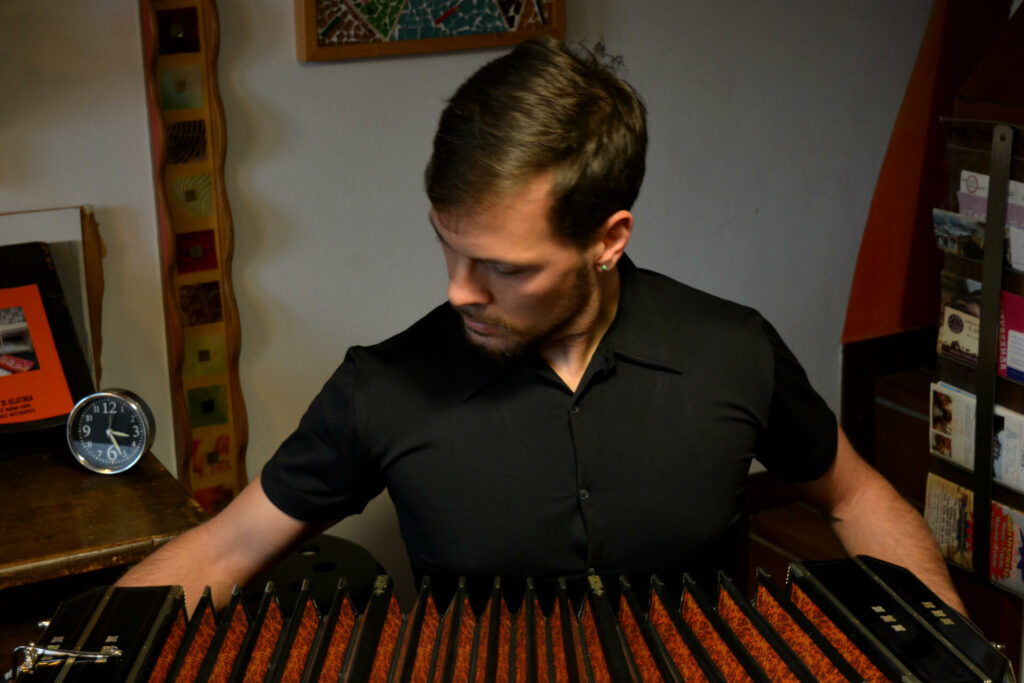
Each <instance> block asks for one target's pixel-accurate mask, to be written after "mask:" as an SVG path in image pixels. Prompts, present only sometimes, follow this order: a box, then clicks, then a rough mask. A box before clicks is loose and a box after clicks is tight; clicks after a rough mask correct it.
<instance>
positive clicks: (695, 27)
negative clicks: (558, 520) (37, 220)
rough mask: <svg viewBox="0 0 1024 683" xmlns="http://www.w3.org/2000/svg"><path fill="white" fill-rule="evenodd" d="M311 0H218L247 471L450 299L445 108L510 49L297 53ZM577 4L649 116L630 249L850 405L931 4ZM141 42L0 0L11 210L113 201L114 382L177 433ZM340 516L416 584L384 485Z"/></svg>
mask: <svg viewBox="0 0 1024 683" xmlns="http://www.w3.org/2000/svg"><path fill="white" fill-rule="evenodd" d="M291 4H292V3H291V2H281V1H280V0H252V1H251V2H239V1H227V0H222V2H220V3H219V9H220V14H221V41H222V43H221V57H220V81H221V94H222V96H223V100H224V108H225V111H226V115H227V123H228V158H227V189H228V196H229V199H230V202H231V207H232V211H233V214H234V222H235V233H236V253H235V261H234V277H235V286H236V293H237V296H238V305H239V309H240V315H241V320H242V357H241V372H242V388H243V391H244V393H245V398H246V402H247V407H248V411H249V420H250V448H249V454H248V464H249V472H250V475H252V474H254V473H255V472H257V471H258V470H259V468H260V467H261V466H262V464H263V463H264V462H265V461H266V460H267V458H268V457H269V456H270V455H271V453H272V452H273V450H274V448H275V447H276V445H277V444H278V443H279V442H280V441H281V440H282V439H283V438H284V437H285V436H286V435H287V434H288V433H289V431H290V430H291V429H292V428H293V427H294V425H295V424H296V422H297V420H298V418H299V416H300V415H301V413H302V412H303V410H304V409H305V407H306V405H307V404H308V402H309V400H310V399H311V397H312V396H313V394H314V393H315V392H316V390H317V389H318V388H319V386H320V385H321V384H322V382H323V381H324V380H325V379H326V377H327V376H328V375H329V374H330V372H331V371H332V370H333V369H334V367H335V366H336V365H337V363H338V362H339V361H340V360H341V357H342V355H343V353H344V351H345V349H346V347H348V346H349V345H352V344H365V343H372V342H374V341H377V340H379V339H381V338H383V337H385V336H388V335H390V334H393V333H395V332H398V331H399V330H401V329H403V328H404V327H406V326H407V325H409V324H410V323H412V322H413V321H414V320H415V319H416V318H417V317H418V316H419V315H420V314H422V313H423V312H425V311H426V310H427V309H428V308H430V307H432V306H433V305H434V304H436V303H437V302H439V301H441V300H442V299H443V297H444V285H445V280H444V270H443V266H442V259H441V255H440V252H439V250H438V249H437V247H436V244H435V241H434V239H433V237H432V235H431V231H430V230H429V228H428V225H427V221H426V214H427V209H428V205H427V202H426V199H425V197H424V196H423V193H422V169H423V166H424V164H425V162H426V160H427V157H428V154H429V148H430V138H431V135H432V132H433V128H434V125H435V123H436V119H437V116H438V114H439V112H440V110H441V108H442V106H443V100H444V98H445V97H447V96H448V95H449V94H450V93H451V92H452V91H453V90H454V88H455V87H456V85H457V84H458V83H459V82H461V80H462V79H463V78H464V77H465V76H467V75H468V74H469V73H470V72H471V71H472V70H473V69H475V68H476V67H477V66H479V65H480V64H482V63H484V62H485V61H487V60H489V59H492V58H493V57H495V56H497V55H498V54H499V53H498V52H495V51H475V52H469V53H449V54H440V55H430V56H414V57H404V58H393V59H380V60H364V61H345V62H335V63H329V64H311V65H300V64H299V63H298V62H297V61H296V58H295V48H294V38H293V19H292V10H291ZM568 4H569V26H570V35H571V36H572V37H577V38H586V39H594V38H597V37H603V38H604V39H605V42H606V43H607V45H608V47H609V49H610V50H611V51H613V52H616V53H619V54H621V55H622V56H623V57H624V59H625V63H626V65H627V67H628V78H629V79H630V80H631V81H632V82H633V83H634V84H635V85H636V86H637V88H638V89H639V90H640V92H641V93H642V94H643V96H644V98H645V100H646V102H647V105H648V107H649V110H650V129H651V130H650V132H651V145H650V155H649V165H648V176H647V177H648V180H647V182H646V183H645V186H644V189H643V191H642V192H641V196H640V200H639V202H638V204H637V206H636V207H635V210H636V211H635V212H636V215H637V229H636V231H635V235H634V241H633V243H632V247H631V249H630V252H631V253H632V255H633V257H634V259H635V260H637V261H638V262H639V263H640V264H642V265H644V266H647V267H653V268H656V269H659V270H662V271H664V272H666V273H668V274H670V275H673V276H675V277H677V278H679V279H682V280H685V281H687V282H689V283H691V284H694V285H696V286H698V287H701V288H704V289H708V290H710V291H713V292H715V293H718V294H721V295H723V296H726V297H729V298H733V299H736V300H739V301H742V302H744V303H748V304H751V305H753V306H756V307H757V308H759V309H761V310H762V312H764V313H765V315H766V316H768V318H769V319H771V320H772V321H773V322H774V323H775V325H776V326H777V327H778V328H779V330H780V332H781V333H782V335H783V337H784V338H785V339H787V340H788V341H789V343H790V344H791V346H792V347H793V349H794V351H795V352H796V353H797V355H798V356H799V357H800V358H801V359H802V360H803V362H804V364H805V367H806V368H807V370H808V373H809V375H810V377H811V379H812V381H813V382H814V384H815V385H816V386H817V387H818V388H819V390H820V391H821V392H822V393H823V395H824V396H825V397H826V399H828V401H829V402H830V403H831V404H832V405H833V406H834V407H838V396H839V363H838V349H839V336H840V332H841V329H842V324H843V320H844V315H845V305H846V298H847V294H848V290H849V282H850V278H851V276H852V273H853V266H854V262H855V259H856V254H857V248H858V245H859V241H860V234H861V231H862V229H863V225H864V221H865V218H866V215H867V210H868V206H869V202H870V199H871V194H872V190H873V188H874V182H875V179H876V176H877V173H878V169H879V167H880V164H881V160H882V157H883V154H884V151H885V147H886V143H887V141H888V136H889V133H890V131H891V128H892V123H893V121H894V118H895V115H896V112H897V109H898V107H899V103H900V100H901V97H902V94H903V90H904V88H905V86H906V83H907V79H908V76H909V74H910V70H911V67H912V65H913V60H914V58H915V55H916V53H917V48H918V46H919V43H920V39H921V37H922V35H923V31H924V27H925V23H926V20H927V17H928V12H929V9H930V4H931V3H930V2H929V1H928V0H906V1H904V2H899V3H892V2H886V1H885V0H870V1H866V2H857V3H844V2H839V1H838V0H831V1H827V2H820V1H818V0H774V1H773V2H770V3H752V2H740V1H739V0H722V1H719V2H679V1H678V0H661V1H655V0H647V1H645V2H625V1H623V0H619V1H618V2H612V1H610V0H607V1H599V0H569V3H568ZM139 43H140V38H139V29H138V16H137V9H136V8H135V6H134V3H124V2H115V1H114V0H103V1H95V2H90V3H76V2H72V1H71V0H61V1H59V2H58V1H57V0H53V1H51V2H48V3H37V2H32V0H5V2H3V3H0V211H10V210H17V209H29V208H41V207H44V206H56V205H67V204H77V203H91V204H94V205H95V206H96V214H97V217H98V219H99V221H100V223H101V230H102V231H103V235H104V237H105V239H106V241H107V244H108V248H109V255H108V257H107V261H106V264H105V266H106V272H107V299H106V306H107V309H106V310H107V315H106V320H105V325H104V330H105V335H106V340H105V344H106V345H105V351H104V366H105V368H106V376H105V378H106V383H107V384H122V385H126V386H129V387H133V388H136V389H138V390H139V391H140V392H142V393H143V394H145V395H146V396H147V397H148V398H149V399H150V401H151V403H152V404H153V405H154V408H155V409H156V411H157V416H158V419H159V420H160V422H161V424H163V425H169V424H170V413H169V410H170V408H169V400H168V399H167V395H166V394H167V388H166V384H167V381H166V362H165V357H164V354H165V351H164V342H163V338H162V332H161V326H162V320H163V317H162V311H161V308H160V306H161V304H160V299H159V290H158V287H159V283H158V282H157V281H156V279H155V276H154V270H153V265H154V264H155V262H156V253H157V247H156V236H155V235H156V222H155V217H154V209H153V192H152V189H151V187H152V184H151V180H150V155H149V147H148V142H147V132H146V123H145V104H144V97H143V81H142V79H143V76H142V63H141V49H140V46H139ZM157 449H158V452H159V453H161V455H163V456H164V457H167V456H168V455H169V454H170V453H171V447H170V441H169V435H168V434H167V431H166V429H165V430H164V431H163V433H162V434H161V439H160V441H159V443H158V446H157ZM337 530H338V532H339V533H344V534H345V535H348V536H349V537H351V538H353V539H355V540H357V541H361V542H363V543H365V544H366V545H368V546H370V547H371V549H373V550H374V551H375V552H376V553H377V555H378V556H379V557H380V558H381V559H382V560H383V561H384V563H385V564H386V565H387V566H388V567H389V568H391V569H392V570H393V571H394V570H398V569H399V568H401V570H400V571H396V573H398V574H399V575H400V579H401V584H400V589H402V590H407V587H408V583H407V581H408V578H407V573H406V571H407V570H405V568H404V562H405V560H404V557H403V553H402V550H401V548H400V545H399V544H398V542H397V540H396V539H397V532H396V527H395V521H394V515H393V513H392V512H391V510H390V508H389V505H388V504H387V502H386V501H384V500H380V501H376V502H375V503H374V504H372V505H371V508H370V510H369V512H368V514H365V515H363V516H362V517H360V518H357V519H353V520H349V521H347V522H345V523H343V524H342V525H341V526H340V527H339V528H338V529H337Z"/></svg>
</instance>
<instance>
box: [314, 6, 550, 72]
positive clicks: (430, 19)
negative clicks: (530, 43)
mask: <svg viewBox="0 0 1024 683" xmlns="http://www.w3.org/2000/svg"><path fill="white" fill-rule="evenodd" d="M294 2H295V37H296V41H295V42H296V51H297V53H298V58H299V61H301V62H322V61H332V60H339V59H354V58H360V57H384V56H390V55H407V54H416V53H427V52H445V51H450V50H466V49H477V48H486V47H506V46H512V45H516V44H518V43H521V42H522V41H524V40H526V39H527V38H530V37H531V36H536V35H552V36H555V37H558V38H563V39H564V38H565V0H462V1H461V2H458V1H456V0H445V1H443V2H441V1H439V0H406V1H405V2H397V1H387V0H371V1H370V2H355V1H352V0H294Z"/></svg>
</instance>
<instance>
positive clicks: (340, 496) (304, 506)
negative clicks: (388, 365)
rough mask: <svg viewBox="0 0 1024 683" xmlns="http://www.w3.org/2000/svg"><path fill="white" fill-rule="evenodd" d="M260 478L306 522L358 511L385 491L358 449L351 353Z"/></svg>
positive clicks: (276, 501)
mask: <svg viewBox="0 0 1024 683" xmlns="http://www.w3.org/2000/svg"><path fill="white" fill-rule="evenodd" d="M260 481H261V483H262V485H263V490H264V492H265V493H266V495H267V497H268V498H269V499H270V501H271V502H272V503H273V504H274V505H276V506H277V507H278V508H279V509H280V510H281V511H282V512H284V513H286V514H288V515H290V516H292V517H295V518H296V519H300V520H303V521H327V520H336V519H341V518H343V517H347V516H349V515H353V514H357V513H359V512H362V510H363V508H365V507H366V504H367V503H369V502H370V500H372V499H373V498H374V497H376V496H377V494H379V493H380V492H381V491H382V490H383V489H384V481H383V478H382V477H381V475H380V472H379V471H378V469H377V468H376V467H375V466H374V465H373V462H372V460H371V459H370V458H368V457H367V456H366V455H365V454H364V452H363V450H362V449H361V447H360V441H359V411H358V397H357V367H356V364H355V362H354V361H353V360H352V354H351V352H350V353H349V355H348V356H347V357H346V358H345V362H344V363H342V365H341V366H340V367H339V368H338V369H337V370H336V371H335V373H334V374H333V375H332V376H331V378H330V379H329V380H328V381H327V383H326V384H325V385H324V387H323V388H322V389H321V390H320V393H319V394H317V396H316V398H314V399H313V402H312V403H311V404H310V406H309V408H308V409H307V410H306V413H305V415H303V416H302V420H301V421H300V422H299V426H298V428H297V429H296V430H295V431H294V432H293V433H292V434H291V435H290V436H289V437H288V438H287V439H286V440H285V441H284V443H283V444H281V446H280V448H278V449H277V452H276V453H274V455H273V457H272V458H271V459H270V460H269V461H268V462H267V464H266V465H265V466H264V468H263V471H262V473H261V474H260Z"/></svg>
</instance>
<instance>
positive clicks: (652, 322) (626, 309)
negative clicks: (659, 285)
mask: <svg viewBox="0 0 1024 683" xmlns="http://www.w3.org/2000/svg"><path fill="white" fill-rule="evenodd" d="M616 268H617V269H618V271H619V284H620V288H619V307H618V310H617V311H616V312H615V320H613V321H612V324H611V326H610V327H609V328H608V331H607V332H606V333H605V335H604V339H603V340H602V344H604V343H607V344H608V346H609V347H610V348H611V350H612V351H613V352H614V353H615V355H616V357H618V358H622V359H623V360H628V361H630V362H633V363H638V364H640V365H647V366H650V367H653V368H659V369H662V370H668V371H670V372H676V373H681V372H682V369H681V365H682V363H681V362H680V359H679V358H678V357H677V354H676V353H675V352H673V347H674V346H675V345H674V344H673V343H672V341H673V340H672V338H671V334H670V333H669V332H668V331H667V330H666V329H665V325H664V323H663V319H664V313H663V311H662V310H661V306H663V305H664V302H659V301H657V300H656V299H657V297H656V295H655V293H654V292H652V291H650V288H649V287H648V286H647V283H646V282H645V280H644V279H643V278H642V277H641V273H640V269H639V268H637V267H636V265H634V263H633V261H632V259H630V258H629V257H628V256H626V255H625V254H623V255H622V258H620V259H619V262H618V265H617V266H616Z"/></svg>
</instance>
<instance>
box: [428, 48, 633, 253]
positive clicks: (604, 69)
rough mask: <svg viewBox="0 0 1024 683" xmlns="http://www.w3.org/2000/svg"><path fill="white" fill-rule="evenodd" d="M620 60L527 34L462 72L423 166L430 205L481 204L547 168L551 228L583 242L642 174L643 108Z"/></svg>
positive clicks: (626, 203)
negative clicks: (463, 76) (525, 38)
mask: <svg viewBox="0 0 1024 683" xmlns="http://www.w3.org/2000/svg"><path fill="white" fill-rule="evenodd" d="M618 66H619V60H618V59H615V58H611V57H608V56H607V55H606V54H605V53H604V50H603V47H602V46H600V45H598V46H597V47H595V48H594V49H593V50H587V49H585V48H582V47H579V46H575V47H570V46H568V45H567V44H565V43H563V42H561V41H559V40H556V39H554V38H551V37H547V36H545V37H540V38H532V39H530V40H528V41H526V42H524V43H522V44H521V45H519V46H518V47H517V48H516V49H515V50H513V51H512V52H511V53H509V54H507V55H505V56H503V57H500V58H498V59H496V60H494V61H492V62H490V63H488V64H486V65H484V66H483V67H482V68H481V69H480V70H479V71H477V72H476V73H475V74H473V75H472V76H470V78H469V79H468V80H467V81H466V82H465V83H463V84H462V85H461V86H460V87H459V89H458V90H456V91H455V94H454V95H453V96H452V98H451V99H450V100H449V101H448V105H447V106H446V107H445V110H444V112H443V113H442V114H441V122H440V124H439V125H438V129H437V134H436V135H435V136H434V152H433V155H432V156H431V158H430V163H429V164H428V165H427V171H426V185H427V195H428V196H429V197H430V202H431V204H432V205H433V206H434V207H435V208H436V209H438V210H442V211H443V210H451V209H461V208H467V207H483V206H487V205H488V204H489V203H491V202H493V201H498V200H500V199H502V198H503V197H504V196H506V195H508V194H509V193H510V192H515V191H516V190H518V189H520V188H522V187H523V186H525V184H526V183H527V182H529V181H530V180H533V179H534V178H536V177H537V176H538V175H539V174H541V173H543V172H546V171H550V172H551V173H552V174H553V178H554V183H553V189H552V193H553V199H554V202H553V207H552V216H551V222H552V225H553V227H554V230H555V232H556V234H558V235H560V236H562V237H564V238H565V239H567V240H569V241H570V242H572V243H573V244H576V245H577V246H580V247H582V246H585V245H587V244H589V243H590V242H591V240H592V239H593V238H594V234H595V232H596V230H597V229H598V228H599V227H600V226H601V224H602V223H603V222H604V221H605V219H606V218H608V216H610V215H612V214H613V213H615V212H616V211H619V210H621V209H627V210H628V209H629V208H630V207H632V206H633V202H634V201H635V200H636V197H637V194H638V193H639V192H640V183H641V182H642V181H643V176H644V168H645V156H646V151H647V124H646V109H645V107H644V105H643V102H641V100H640V97H639V96H638V95H637V93H636V92H635V91H634V90H633V88H632V87H631V86H630V85H629V84H628V83H626V82H625V81H624V80H622V79H621V78H619V77H618V76H617V75H616V69H617V68H618Z"/></svg>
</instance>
